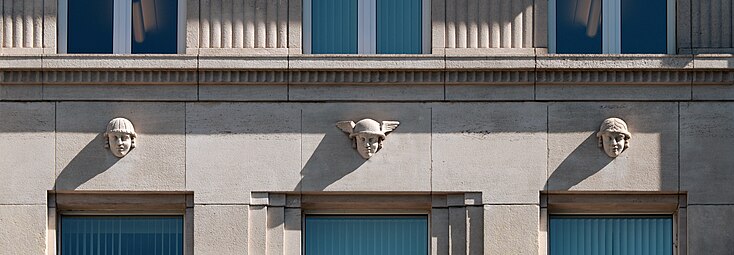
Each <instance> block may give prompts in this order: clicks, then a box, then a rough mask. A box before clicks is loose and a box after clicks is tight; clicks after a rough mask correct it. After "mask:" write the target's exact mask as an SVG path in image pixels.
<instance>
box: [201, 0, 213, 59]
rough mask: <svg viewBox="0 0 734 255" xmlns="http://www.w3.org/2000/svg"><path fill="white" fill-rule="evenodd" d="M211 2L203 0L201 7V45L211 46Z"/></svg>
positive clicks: (203, 46)
mask: <svg viewBox="0 0 734 255" xmlns="http://www.w3.org/2000/svg"><path fill="white" fill-rule="evenodd" d="M215 1H216V0H215ZM210 7H211V2H210V1H209V0H201V7H200V10H199V13H200V14H199V15H200V17H199V24H200V26H201V27H200V28H199V40H200V41H199V47H202V48H209V27H210V24H209V18H210V16H211V13H210V11H209V10H210V9H211V8H210Z"/></svg>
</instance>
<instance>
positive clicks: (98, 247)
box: [59, 216, 183, 255]
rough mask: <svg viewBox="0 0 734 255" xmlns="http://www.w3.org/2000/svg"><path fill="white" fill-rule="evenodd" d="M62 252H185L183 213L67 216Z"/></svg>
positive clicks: (112, 254)
mask: <svg viewBox="0 0 734 255" xmlns="http://www.w3.org/2000/svg"><path fill="white" fill-rule="evenodd" d="M60 238H61V242H60V243H61V245H60V246H59V251H60V254H61V255H128V254H129V255H133V254H134V255H181V254H183V218H182V217H181V216H63V217H61V236H60Z"/></svg>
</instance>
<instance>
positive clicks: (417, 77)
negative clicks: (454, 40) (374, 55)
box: [290, 71, 444, 84]
mask: <svg viewBox="0 0 734 255" xmlns="http://www.w3.org/2000/svg"><path fill="white" fill-rule="evenodd" d="M443 77H444V72H442V71H293V72H291V76H290V83H294V84H316V83H318V84H355V83H372V84H443V81H444V78H443Z"/></svg>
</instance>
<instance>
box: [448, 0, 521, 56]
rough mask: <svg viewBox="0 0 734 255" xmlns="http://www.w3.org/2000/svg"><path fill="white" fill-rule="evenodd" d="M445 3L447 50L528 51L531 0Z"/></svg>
mask: <svg viewBox="0 0 734 255" xmlns="http://www.w3.org/2000/svg"><path fill="white" fill-rule="evenodd" d="M447 1H448V2H447V4H446V37H445V38H446V47H447V48H524V47H528V48H529V47H532V41H533V0H447Z"/></svg>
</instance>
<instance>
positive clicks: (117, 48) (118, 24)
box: [57, 0, 186, 54]
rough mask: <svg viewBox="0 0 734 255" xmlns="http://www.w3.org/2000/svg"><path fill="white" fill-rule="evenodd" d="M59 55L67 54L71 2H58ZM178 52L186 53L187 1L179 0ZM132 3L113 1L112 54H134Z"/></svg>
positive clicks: (63, 0) (124, 0)
mask: <svg viewBox="0 0 734 255" xmlns="http://www.w3.org/2000/svg"><path fill="white" fill-rule="evenodd" d="M58 1H59V6H58V8H59V9H58V13H59V15H58V25H59V27H58V30H59V31H58V36H57V38H58V39H57V40H58V42H57V45H58V47H59V48H58V53H59V54H66V53H67V43H68V41H67V39H68V36H67V35H68V31H69V30H68V28H69V0H58ZM177 1H178V3H177V6H178V10H177V13H178V14H177V17H176V30H177V31H176V52H177V53H178V54H182V53H185V52H186V0H177ZM131 3H132V1H131V0H113V4H112V5H113V11H112V54H131V53H132V42H131V36H132V4H131Z"/></svg>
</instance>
